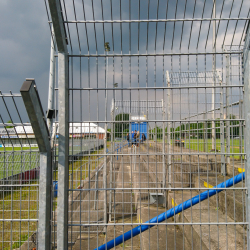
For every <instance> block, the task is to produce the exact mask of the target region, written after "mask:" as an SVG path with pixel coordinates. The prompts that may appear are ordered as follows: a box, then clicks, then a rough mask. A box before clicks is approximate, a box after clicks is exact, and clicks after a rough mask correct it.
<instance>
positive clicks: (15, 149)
mask: <svg viewBox="0 0 250 250" xmlns="http://www.w3.org/2000/svg"><path fill="white" fill-rule="evenodd" d="M31 149H32V151H35V150H38V147H34V148H31ZM21 150H22V151H27V150H28V151H30V147H23V148H21V147H5V148H0V152H1V151H2V152H3V151H21Z"/></svg>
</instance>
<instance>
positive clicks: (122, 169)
mask: <svg viewBox="0 0 250 250" xmlns="http://www.w3.org/2000/svg"><path fill="white" fill-rule="evenodd" d="M120 158H121V157H120ZM116 165H118V163H116ZM114 176H116V177H114V178H116V179H113V183H115V188H119V189H118V190H116V191H115V192H112V204H111V214H112V218H113V219H114V220H117V219H119V218H120V217H124V216H127V215H132V214H133V213H135V206H134V205H133V204H134V193H133V191H132V189H131V190H129V189H125V190H122V189H123V188H131V187H132V178H131V166H130V161H129V157H124V158H123V159H122V162H120V164H119V171H117V173H116V172H114Z"/></svg>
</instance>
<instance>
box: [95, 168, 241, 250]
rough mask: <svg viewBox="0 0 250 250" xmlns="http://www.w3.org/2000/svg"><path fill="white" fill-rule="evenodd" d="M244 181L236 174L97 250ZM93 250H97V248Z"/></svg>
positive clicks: (102, 248) (111, 245)
mask: <svg viewBox="0 0 250 250" xmlns="http://www.w3.org/2000/svg"><path fill="white" fill-rule="evenodd" d="M244 179H245V172H244V173H241V174H238V175H236V176H235V177H233V178H231V179H228V180H227V181H225V182H222V183H220V184H219V185H217V186H215V187H212V188H211V189H209V190H207V191H205V192H203V193H201V194H198V195H196V196H194V197H193V198H191V199H189V200H186V201H184V202H183V203H181V204H179V205H177V206H175V207H173V208H171V209H169V210H168V211H166V212H164V213H162V214H160V215H158V216H156V217H154V218H153V219H151V220H149V221H147V222H145V223H144V224H143V225H140V226H137V227H135V228H133V229H132V230H130V231H128V232H126V233H124V234H122V235H120V236H118V237H116V238H115V239H113V240H111V241H109V242H107V243H105V244H103V245H102V246H100V247H98V250H108V249H111V248H113V247H114V246H117V245H119V244H121V243H123V242H124V241H126V240H129V239H131V238H132V237H134V236H136V235H138V234H140V233H142V232H144V231H146V230H147V229H149V228H151V227H153V226H155V225H158V223H160V222H163V221H164V220H167V219H168V218H170V217H173V216H174V215H175V214H178V213H180V212H182V211H184V210H186V209H188V208H190V207H191V206H194V205H196V204H197V203H199V202H201V201H203V200H205V199H207V198H208V197H211V196H213V195H215V194H216V193H219V192H221V191H223V190H224V189H225V188H228V187H231V186H233V185H234V184H237V183H239V182H241V181H242V180H244ZM213 188H214V189H213ZM220 188H222V189H220ZM147 223H148V225H146V224H147ZM95 250H97V248H96V249H95Z"/></svg>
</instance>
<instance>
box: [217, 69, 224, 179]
mask: <svg viewBox="0 0 250 250" xmlns="http://www.w3.org/2000/svg"><path fill="white" fill-rule="evenodd" d="M217 75H218V78H219V82H220V83H219V84H220V86H221V88H220V152H221V174H222V175H223V176H225V175H226V165H225V134H224V105H223V104H224V101H223V95H224V91H223V87H222V78H221V75H220V73H219V72H218V71H217Z"/></svg>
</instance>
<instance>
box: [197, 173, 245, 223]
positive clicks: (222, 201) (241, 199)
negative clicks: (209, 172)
mask: <svg viewBox="0 0 250 250" xmlns="http://www.w3.org/2000/svg"><path fill="white" fill-rule="evenodd" d="M229 178H230V177H224V176H221V175H218V176H214V177H211V176H209V177H207V176H206V177H205V176H200V178H197V181H196V184H195V187H196V188H199V187H202V188H204V187H207V188H212V187H214V186H216V185H218V184H219V183H222V182H224V181H226V180H228V179H229ZM244 188H245V181H243V182H240V183H238V184H236V185H234V186H232V187H230V188H228V189H227V190H225V191H222V192H220V193H218V194H217V195H215V196H213V197H211V198H209V201H210V203H211V204H212V205H214V206H216V207H217V208H218V209H219V210H220V211H222V212H223V213H224V214H226V215H227V216H229V217H230V218H231V219H233V220H234V221H237V222H246V191H245V190H244ZM242 226H244V225H242Z"/></svg>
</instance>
